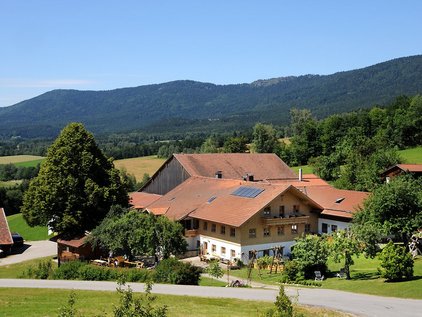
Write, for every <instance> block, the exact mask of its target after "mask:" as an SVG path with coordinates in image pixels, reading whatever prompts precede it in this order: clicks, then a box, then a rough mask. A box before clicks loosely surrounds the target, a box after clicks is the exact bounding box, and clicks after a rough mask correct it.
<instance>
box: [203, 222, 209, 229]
mask: <svg viewBox="0 0 422 317" xmlns="http://www.w3.org/2000/svg"><path fill="white" fill-rule="evenodd" d="M204 230H205V231H207V230H208V222H206V221H204Z"/></svg>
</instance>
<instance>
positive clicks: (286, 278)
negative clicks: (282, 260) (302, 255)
mask: <svg viewBox="0 0 422 317" xmlns="http://www.w3.org/2000/svg"><path fill="white" fill-rule="evenodd" d="M299 277H301V272H300V270H299V264H298V263H297V261H295V260H291V261H287V262H286V264H285V265H284V270H283V274H282V276H281V282H282V283H289V282H290V283H292V282H293V283H294V282H296V280H298V278H299Z"/></svg>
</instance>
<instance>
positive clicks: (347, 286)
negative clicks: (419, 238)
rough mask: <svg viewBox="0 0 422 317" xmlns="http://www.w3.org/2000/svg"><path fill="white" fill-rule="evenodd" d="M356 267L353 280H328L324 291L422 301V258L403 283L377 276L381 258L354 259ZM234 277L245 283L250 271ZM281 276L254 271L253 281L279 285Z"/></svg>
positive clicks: (331, 266)
mask: <svg viewBox="0 0 422 317" xmlns="http://www.w3.org/2000/svg"><path fill="white" fill-rule="evenodd" d="M354 261H355V264H354V265H353V266H352V267H351V277H352V279H351V280H349V281H348V280H346V279H340V278H337V277H328V278H327V279H325V280H324V281H323V282H322V288H330V289H337V290H342V291H349V292H355V293H365V294H371V295H379V296H392V297H402V298H416V299H422V257H419V258H417V259H416V260H415V265H414V278H413V280H411V281H404V282H394V283H392V282H385V281H384V279H383V278H381V277H380V276H379V274H378V270H377V268H378V267H379V266H380V263H379V261H378V259H367V258H365V257H364V256H360V257H359V258H354ZM342 266H343V265H342V264H341V263H334V262H332V261H329V262H328V267H329V269H330V270H331V271H332V272H337V271H338V270H339V269H340V267H342ZM231 274H232V275H233V276H238V277H239V278H242V279H244V280H246V277H247V269H246V268H243V269H241V270H234V271H232V272H231ZM279 280H280V274H268V271H265V270H263V271H262V274H261V276H259V275H258V270H256V269H254V270H252V281H255V282H260V283H265V284H278V282H279Z"/></svg>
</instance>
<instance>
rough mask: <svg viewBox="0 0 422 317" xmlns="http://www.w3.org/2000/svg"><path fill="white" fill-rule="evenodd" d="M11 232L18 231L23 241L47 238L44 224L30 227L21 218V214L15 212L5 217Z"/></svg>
mask: <svg viewBox="0 0 422 317" xmlns="http://www.w3.org/2000/svg"><path fill="white" fill-rule="evenodd" d="M7 222H8V223H9V227H10V231H11V232H19V233H20V235H21V236H22V237H23V238H24V239H25V241H38V240H47V239H48V238H49V236H48V229H47V227H44V226H35V227H30V226H28V224H27V223H26V221H25V220H24V219H23V217H22V214H15V215H11V216H8V217H7Z"/></svg>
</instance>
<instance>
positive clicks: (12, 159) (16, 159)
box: [0, 155, 44, 164]
mask: <svg viewBox="0 0 422 317" xmlns="http://www.w3.org/2000/svg"><path fill="white" fill-rule="evenodd" d="M42 159H44V157H42V156H36V155H12V156H0V164H15V163H22V162H30V161H38V160H42Z"/></svg>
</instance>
